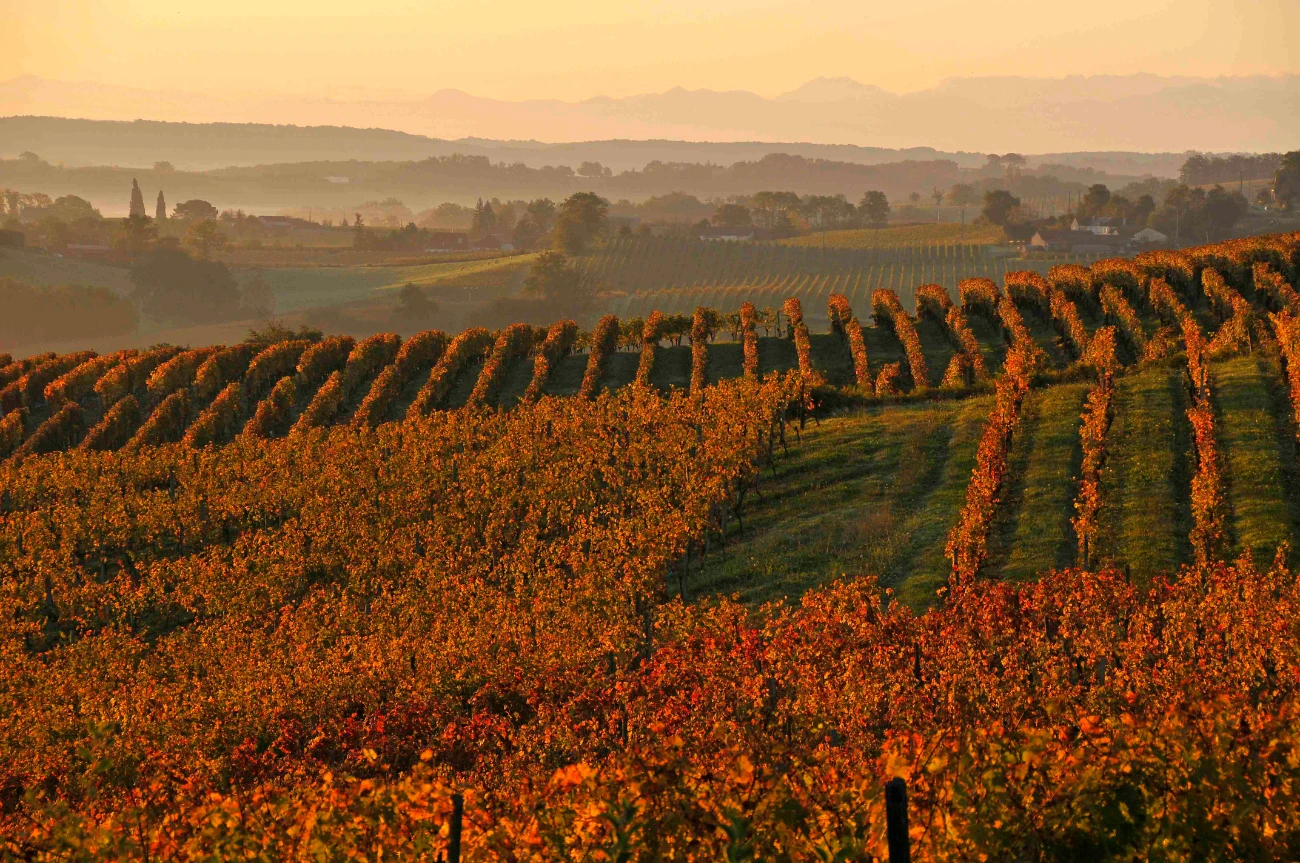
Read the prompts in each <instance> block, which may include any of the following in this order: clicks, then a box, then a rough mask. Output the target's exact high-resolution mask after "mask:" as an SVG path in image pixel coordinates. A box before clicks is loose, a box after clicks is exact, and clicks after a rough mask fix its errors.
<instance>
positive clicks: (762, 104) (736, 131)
mask: <svg viewBox="0 0 1300 863" xmlns="http://www.w3.org/2000/svg"><path fill="white" fill-rule="evenodd" d="M411 86H417V85H415V83H414V82H413V81H408V82H406V83H405V86H404V88H403V89H407V88H408V87H411ZM1298 87H1300V77H1298V76H1296V75H1294V74H1289V75H1279V76H1270V75H1242V76H1223V77H1213V78H1198V77H1191V76H1158V75H1147V74H1130V75H1105V74H1103V75H1089V76H1080V75H1067V76H1062V77H1021V76H1015V75H1000V76H989V75H981V76H965V77H959V78H950V79H948V80H944V81H942V82H938V83H936V84H935V85H932V86H929V87H925V88H922V89H917V90H914V91H913V92H904V93H893V92H889V91H887V90H885V89H882V88H880V87H876V86H872V85H871V83H870V82H866V83H862V82H857V81H852V80H843V79H824V78H823V79H817V80H813V81H809V82H806V83H805V84H803V85H802V86H799V87H796V88H794V89H792V90H789V91H787V92H785V93H782V94H780V95H777V96H774V97H768V96H762V95H759V94H757V93H754V92H750V91H748V90H744V89H736V90H713V89H708V88H698V89H687V88H686V87H680V86H679V87H672V88H671V89H667V90H663V91H661V92H650V93H639V94H635V95H627V96H624V97H621V98H617V97H609V96H598V95H595V94H593V98H588V99H580V100H576V101H564V100H559V99H526V100H518V101H509V100H500V99H492V98H487V97H484V96H479V95H475V94H471V93H466V92H463V91H461V90H454V89H441V90H436V91H433V92H426V93H415V94H410V95H407V96H404V97H403V96H390V97H388V98H373V97H372V98H364V97H352V98H347V97H345V96H344V95H343V94H340V93H331V94H330V95H328V96H326V95H324V94H321V95H319V96H316V97H314V98H313V97H306V96H304V95H303V94H301V93H294V94H292V95H289V94H284V93H277V92H276V87H275V84H274V83H273V82H269V81H268V82H264V83H263V85H262V86H261V87H258V88H254V89H253V90H252V91H250V92H242V93H227V94H226V95H224V96H214V95H213V94H212V93H210V92H194V91H186V90H183V89H179V88H177V87H174V86H166V85H161V86H157V87H154V88H150V89H143V88H128V87H120V86H112V85H108V84H103V83H96V82H92V81H60V80H49V79H43V78H38V77H35V76H24V77H21V78H16V79H12V80H9V81H5V82H0V113H3V114H6V115H32V114H36V115H42V116H49V115H51V114H54V115H59V116H62V117H84V118H91V119H99V120H130V119H135V118H144V119H146V120H170V121H175V120H185V121H189V122H192V123H196V124H197V123H208V122H212V121H227V122H228V123H229V125H227V126H224V127H218V128H219V129H220V128H225V129H227V130H230V131H234V132H238V131H239V130H240V129H241V127H242V124H245V123H249V122H252V123H256V124H262V125H261V129H262V130H266V129H267V127H266V125H265V124H276V125H277V126H283V125H285V124H295V125H297V126H300V127H311V126H316V127H320V126H325V127H346V126H352V127H358V128H365V129H369V128H373V127H376V126H378V127H382V128H385V129H395V130H400V131H401V132H403V133H407V134H410V135H430V136H434V137H436V138H441V139H464V138H468V137H470V136H474V137H476V138H479V139H484V138H492V139H498V140H504V141H508V142H510V143H511V144H513V145H514V146H516V147H521V148H522V147H523V146H525V145H528V144H532V142H534V141H536V140H538V139H540V140H542V141H604V142H608V141H611V140H623V141H635V142H645V141H660V140H670V141H683V140H685V141H701V142H708V141H747V142H765V141H785V140H788V139H789V138H790V137H791V130H798V133H797V134H798V135H799V136H800V138H802V139H803V140H804V141H809V142H814V143H816V144H822V145H838V144H844V143H846V142H855V143H856V142H864V141H865V142H870V143H871V144H872V145H873V147H872V148H861V149H860V150H859V152H862V151H867V153H869V152H870V150H872V149H874V148H892V149H896V150H901V151H903V152H904V153H908V151H913V152H914V150H913V148H916V149H920V150H922V152H924V149H926V148H917V147H916V145H917V142H925V143H926V144H928V145H929V146H930V147H934V148H936V149H938V150H949V151H966V153H968V154H969V155H968V158H971V159H972V160H978V159H979V156H978V155H976V153H973V152H971V151H972V150H975V151H978V152H999V153H1001V152H1006V151H1010V150H1014V151H1018V152H1022V153H1023V152H1029V153H1062V152H1063V151H1076V152H1077V151H1081V150H1083V151H1094V152H1096V154H1097V156H1098V157H1099V162H1100V163H1102V164H1098V165H1097V167H1099V168H1101V167H1102V165H1103V164H1104V163H1105V162H1106V161H1107V155H1108V154H1109V153H1113V152H1115V151H1126V152H1124V153H1123V155H1122V156H1120V157H1119V158H1117V159H1115V160H1114V163H1118V164H1121V165H1132V166H1133V167H1134V168H1135V169H1136V170H1134V171H1133V173H1135V174H1138V175H1140V174H1142V173H1146V170H1144V169H1148V168H1149V169H1152V172H1153V173H1157V174H1163V175H1165V176H1172V175H1173V173H1174V172H1176V171H1177V166H1178V164H1179V162H1173V164H1170V163H1171V162H1172V160H1171V159H1168V156H1169V154H1181V153H1183V152H1184V151H1185V150H1186V149H1187V146H1188V142H1189V141H1195V142H1198V143H1199V147H1200V148H1204V149H1208V150H1214V151H1229V152H1240V151H1257V150H1285V149H1286V148H1287V147H1289V146H1290V145H1291V144H1292V142H1294V140H1295V138H1296V132H1297V126H1296V123H1295V121H1294V120H1293V119H1292V118H1293V117H1294V116H1295V113H1296V112H1295V111H1294V110H1288V109H1287V108H1286V106H1288V105H1290V106H1292V107H1294V106H1295V104H1296V97H1297V88H1298ZM408 93H409V90H408ZM1157 118H1158V122H1156V121H1155V120H1156V119H1157ZM124 125H126V127H127V131H130V129H131V127H130V126H129V125H127V124H124ZM285 134H286V132H285V131H280V133H279V135H278V136H277V137H280V136H284V135H285ZM290 134H291V133H290ZM325 134H327V135H329V136H330V137H332V138H333V139H334V140H338V141H340V142H341V143H344V144H354V143H355V140H356V139H355V138H353V139H352V140H349V139H348V138H347V137H345V136H342V135H340V134H339V133H337V132H333V133H329V132H327V133H325ZM262 137H270V135H269V134H268V132H266V131H264V132H263V135H262ZM374 139H375V140H376V143H377V145H378V146H387V147H389V148H392V147H394V146H399V145H404V144H405V143H406V142H405V141H402V140H398V141H394V136H393V135H392V133H389V134H388V135H375V136H374ZM540 146H543V147H544V146H546V145H540ZM340 149H341V150H342V152H340V154H339V158H343V159H347V158H358V157H361V155H364V154H358V153H356V152H355V150H353V151H351V152H348V151H347V150H346V149H343V148H340ZM15 152H17V149H16V150H15ZM715 152H716V151H715ZM723 152H724V153H725V150H724V151H723ZM751 152H752V151H751ZM850 152H851V151H850ZM823 154H824V151H823V152H817V153H813V154H811V155H817V156H822V155H823ZM1147 154H1156V155H1154V156H1152V155H1147ZM864 155H865V153H864ZM746 157H747V158H749V156H746ZM910 157H911V156H910V154H908V155H903V158H910ZM920 157H921V158H926V156H920ZM1125 157H1127V158H1125ZM156 158H168V156H167V155H165V154H157V155H154V153H149V154H148V155H147V156H146V157H145V159H147V160H151V159H156ZM710 158H712V157H710ZM1177 158H1178V159H1179V161H1181V156H1179V157H1177ZM1167 159H1168V161H1166V160H1167ZM140 161H144V160H136V161H135V164H139V162H140ZM665 161H667V160H665ZM718 161H722V160H721V159H719V160H718ZM145 164H150V162H149V161H145ZM641 164H645V163H644V162H642V163H641ZM1171 169H1172V170H1171Z"/></svg>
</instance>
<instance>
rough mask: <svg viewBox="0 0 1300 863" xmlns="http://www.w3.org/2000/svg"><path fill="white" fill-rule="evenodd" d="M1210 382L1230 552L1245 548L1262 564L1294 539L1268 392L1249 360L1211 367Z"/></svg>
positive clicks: (1238, 359) (1260, 373) (1260, 372)
mask: <svg viewBox="0 0 1300 863" xmlns="http://www.w3.org/2000/svg"><path fill="white" fill-rule="evenodd" d="M1214 383H1215V391H1214V395H1215V401H1216V405H1215V407H1216V408H1217V410H1216V419H1218V421H1219V445H1220V447H1221V448H1222V450H1223V455H1224V457H1225V460H1226V463H1227V476H1228V501H1229V502H1230V503H1231V505H1232V521H1231V524H1232V537H1233V539H1234V540H1235V549H1236V550H1237V551H1238V552H1240V551H1242V550H1243V549H1247V548H1249V549H1251V550H1252V551H1253V552H1254V553H1255V558H1256V560H1259V561H1263V562H1267V561H1270V560H1272V557H1273V553H1274V552H1275V551H1277V547H1278V545H1280V544H1281V543H1283V542H1286V541H1291V540H1292V539H1293V536H1294V530H1293V523H1292V515H1291V512H1290V509H1289V507H1288V505H1287V498H1286V487H1287V483H1286V477H1285V471H1284V469H1283V466H1282V458H1281V444H1282V437H1281V436H1280V434H1279V432H1280V431H1281V430H1279V429H1278V424H1277V419H1276V417H1275V415H1274V413H1273V394H1272V393H1271V392H1270V390H1269V385H1268V382H1267V380H1266V378H1265V377H1264V372H1263V370H1261V369H1260V366H1259V363H1258V362H1257V361H1256V359H1255V358H1254V357H1250V356H1244V357H1235V358H1233V359H1230V360H1228V361H1227V362H1224V363H1217V364H1215V367H1214ZM1283 433H1285V432H1283Z"/></svg>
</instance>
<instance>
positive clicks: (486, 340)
mask: <svg viewBox="0 0 1300 863" xmlns="http://www.w3.org/2000/svg"><path fill="white" fill-rule="evenodd" d="M491 347H492V333H491V332H489V331H488V330H486V329H484V328H483V327H474V328H472V329H468V330H465V331H464V332H462V333H459V334H457V335H456V337H455V338H454V339H452V340H451V343H450V344H448V345H447V349H446V350H445V351H443V352H442V356H441V357H439V358H438V361H437V363H435V364H434V366H433V369H432V370H431V371H430V372H429V379H428V380H426V381H425V382H424V386H422V387H420V391H419V392H418V393H417V394H416V396H415V401H413V402H411V406H410V407H409V408H408V409H407V411H406V418H407V419H408V420H410V419H415V418H417V417H422V416H427V415H428V414H429V412H430V411H432V410H433V409H434V408H436V407H438V406H439V405H441V404H442V401H443V399H445V398H446V397H447V393H449V392H451V386H452V384H453V383H454V382H455V380H456V375H457V374H458V373H459V372H460V370H461V369H463V368H464V367H465V366H467V365H469V364H470V363H471V362H473V361H474V360H476V359H478V358H479V357H481V356H483V354H485V353H487V351H488V350H490V349H491Z"/></svg>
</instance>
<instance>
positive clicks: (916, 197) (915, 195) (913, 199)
mask: <svg viewBox="0 0 1300 863" xmlns="http://www.w3.org/2000/svg"><path fill="white" fill-rule="evenodd" d="M907 200H908V201H909V202H910V203H911V204H912V206H913V207H915V206H916V205H917V204H919V203H921V193H920V192H912V193H911V194H910V195H908V196H907Z"/></svg>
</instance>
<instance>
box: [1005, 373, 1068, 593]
mask: <svg viewBox="0 0 1300 863" xmlns="http://www.w3.org/2000/svg"><path fill="white" fill-rule="evenodd" d="M1091 386H1092V385H1091V384H1066V385H1062V386H1055V387H1050V388H1048V389H1045V390H1040V391H1038V392H1035V393H1033V394H1032V395H1031V396H1030V398H1029V400H1028V403H1027V405H1026V408H1027V410H1026V415H1025V423H1024V428H1023V431H1022V433H1021V436H1020V438H1019V439H1017V440H1016V441H1015V442H1014V443H1013V444H1012V448H1013V453H1012V466H1013V474H1012V477H1011V478H1010V480H1009V481H1008V482H1007V484H1006V487H1005V490H1004V494H1003V499H1002V501H1001V503H1000V504H999V509H1000V513H999V518H998V519H996V520H995V527H994V531H995V545H994V549H993V558H992V559H991V560H990V565H989V566H988V567H986V571H987V572H988V573H989V574H997V575H999V576H1000V577H1001V578H1004V579H1009V580H1014V581H1025V580H1028V579H1032V578H1034V577H1036V576H1037V575H1038V574H1039V573H1041V572H1046V571H1048V570H1051V569H1058V568H1061V567H1065V566H1069V565H1070V564H1072V563H1073V562H1074V557H1075V553H1074V551H1075V539H1074V530H1073V528H1072V527H1071V526H1070V517H1071V516H1072V515H1074V497H1075V491H1076V487H1077V483H1076V482H1075V478H1076V477H1077V475H1078V473H1079V463H1080V460H1081V458H1082V455H1081V447H1080V443H1079V426H1080V424H1081V423H1082V419H1081V418H1080V414H1081V412H1082V411H1083V400H1084V398H1085V397H1086V396H1087V394H1088V390H1089V389H1090V388H1091ZM1017 449H1019V450H1020V453H1021V454H1022V455H1023V458H1016V457H1015V456H1016V452H1015V450H1017Z"/></svg>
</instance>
